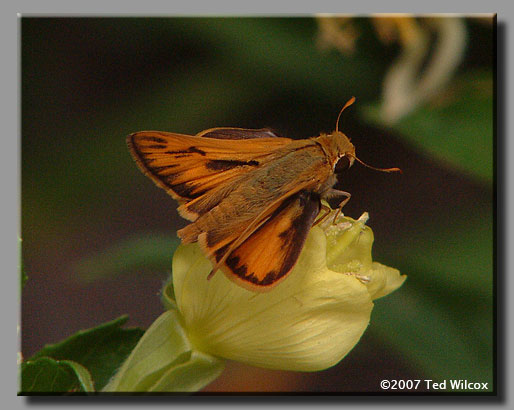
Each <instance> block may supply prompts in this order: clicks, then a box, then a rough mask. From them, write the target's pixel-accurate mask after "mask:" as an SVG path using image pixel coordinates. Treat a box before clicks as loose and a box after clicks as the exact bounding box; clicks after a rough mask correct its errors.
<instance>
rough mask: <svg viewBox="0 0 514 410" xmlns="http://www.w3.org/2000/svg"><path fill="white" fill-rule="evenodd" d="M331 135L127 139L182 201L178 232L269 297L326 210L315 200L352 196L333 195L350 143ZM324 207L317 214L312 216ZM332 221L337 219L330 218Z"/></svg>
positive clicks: (232, 132)
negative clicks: (183, 222) (181, 223)
mask: <svg viewBox="0 0 514 410" xmlns="http://www.w3.org/2000/svg"><path fill="white" fill-rule="evenodd" d="M354 101H355V98H354V97H353V98H351V99H350V100H349V101H348V102H347V103H346V104H345V105H344V107H343V109H342V110H341V112H340V113H339V116H338V118H337V121H336V130H335V131H334V132H332V133H331V134H321V135H319V136H318V137H313V138H309V139H303V140H294V139H290V138H284V137H279V136H278V135H276V134H275V133H274V132H273V131H271V130H269V129H266V128H262V129H245V128H230V127H224V128H210V129H208V130H205V131H202V132H200V133H198V134H196V135H194V136H193V135H184V134H177V133H170V132H161V131H141V132H136V133H133V134H131V135H129V136H128V137H127V144H128V147H129V150H130V152H131V153H132V156H133V157H134V159H135V161H136V163H137V165H138V166H139V168H140V169H141V170H142V171H143V173H144V174H145V175H147V176H148V177H149V178H150V179H151V180H152V181H153V182H154V183H155V184H156V185H157V186H159V187H161V188H163V189H165V190H166V192H168V194H170V195H171V196H172V197H173V198H174V199H176V200H177V201H178V203H179V207H178V212H179V214H180V215H181V216H182V217H183V218H185V219H187V220H189V221H191V223H190V224H189V225H187V226H186V227H185V228H183V229H180V230H179V231H178V232H177V233H178V236H179V237H180V238H181V240H182V242H183V243H193V242H198V244H199V245H200V247H201V248H202V250H203V251H204V253H205V254H206V255H207V256H208V257H209V259H210V260H211V262H212V264H213V270H212V271H211V273H210V274H209V276H208V279H209V278H210V277H212V275H213V274H214V273H215V272H216V271H218V270H219V269H221V270H222V271H223V272H224V273H225V274H226V276H227V277H228V278H229V279H230V280H232V281H234V282H236V283H237V284H238V285H240V286H243V287H244V288H246V289H249V290H252V291H258V292H259V291H260V292H263V291H267V290H270V289H272V288H273V287H274V286H276V285H277V284H278V283H280V282H281V281H282V280H283V279H284V278H286V277H287V275H288V274H289V273H290V272H291V270H292V269H293V267H294V265H295V263H296V262H297V260H298V257H299V255H300V252H301V250H302V248H303V245H304V243H305V240H306V238H307V234H308V233H309V230H310V229H311V227H312V226H313V225H314V224H315V223H318V222H319V221H321V220H322V219H323V218H324V217H326V216H327V215H328V213H329V212H330V211H331V210H330V208H328V207H327V206H325V205H323V204H322V203H321V200H322V199H330V198H339V199H342V201H341V202H340V203H339V207H338V210H339V211H340V209H341V208H342V207H343V206H344V205H345V204H346V203H347V202H348V200H349V199H350V196H351V195H350V194H349V193H348V192H345V191H340V190H336V189H334V188H333V186H334V184H335V183H336V182H337V177H338V176H339V175H341V173H343V172H344V171H345V170H347V169H348V168H349V167H350V166H352V164H353V163H354V161H355V160H357V161H358V162H360V163H362V164H363V165H365V166H368V167H370V168H373V169H376V170H380V171H385V172H393V171H399V169H398V168H388V169H380V168H374V167H371V166H369V165H367V164H365V163H364V162H362V161H361V160H360V159H358V158H357V157H356V156H355V147H354V145H353V144H352V143H351V142H350V139H349V138H348V137H347V136H346V135H345V134H343V133H342V132H340V131H339V130H338V123H339V118H340V116H341V113H342V112H343V111H344V110H345V109H346V108H347V107H348V106H350V105H351V104H353V102H354ZM322 210H323V212H324V215H323V216H321V217H320V218H319V219H318V220H317V221H316V218H317V217H318V215H319V214H320V212H321V211H322ZM334 220H335V218H334Z"/></svg>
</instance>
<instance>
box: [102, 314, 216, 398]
mask: <svg viewBox="0 0 514 410" xmlns="http://www.w3.org/2000/svg"><path fill="white" fill-rule="evenodd" d="M223 367H224V361H223V360H221V359H218V358H215V357H213V356H210V355H207V354H204V353H201V352H198V351H196V350H195V348H194V346H193V345H192V344H191V342H190V340H189V339H188V336H187V334H186V332H185V330H184V328H183V325H182V323H181V320H180V316H179V314H178V312H177V311H176V310H168V311H166V312H165V313H163V314H162V315H161V316H160V317H159V318H157V320H156V321H155V322H154V323H153V324H152V325H151V326H150V327H149V329H148V330H147V331H146V333H145V334H144V335H143V337H142V338H141V340H140V341H139V343H138V344H137V346H136V347H135V348H134V350H133V351H132V353H131V354H130V356H129V357H128V358H127V360H126V361H125V363H123V365H122V366H121V368H120V370H119V371H118V373H117V374H116V375H115V376H114V378H112V379H111V381H110V382H109V384H108V385H107V386H106V387H105V388H104V389H103V391H105V392H194V391H198V390H200V389H201V388H202V387H204V386H206V385H207V384H209V383H210V382H212V381H213V380H214V379H216V378H217V377H218V376H219V375H220V374H221V372H222V371H223Z"/></svg>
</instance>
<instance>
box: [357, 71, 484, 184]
mask: <svg viewBox="0 0 514 410" xmlns="http://www.w3.org/2000/svg"><path fill="white" fill-rule="evenodd" d="M493 98H494V95H493V78H492V72H491V71H473V72H470V73H466V74H465V75H462V76H461V77H459V78H457V79H456V80H454V83H453V84H452V86H451V87H450V88H449V89H448V90H447V91H446V94H445V95H444V96H442V97H440V98H439V99H438V100H435V101H433V103H432V104H430V105H424V106H421V107H419V108H417V109H416V110H415V111H414V112H413V113H411V114H409V115H407V116H406V117H404V118H402V119H401V120H400V121H399V122H398V123H396V124H394V125H392V129H394V130H396V131H398V132H399V134H400V136H402V137H403V138H405V139H406V140H407V141H409V142H410V143H412V144H414V146H416V147H418V148H420V149H422V150H424V151H426V152H427V153H428V154H430V155H433V156H434V157H435V158H437V159H439V160H440V161H443V162H446V163H449V164H450V165H452V166H454V167H456V168H457V169H459V170H461V171H462V172H465V173H466V174H468V175H471V176H474V177H475V178H477V179H478V180H480V181H483V182H486V183H491V182H492V178H493V124H494V120H493ZM363 114H364V117H365V118H366V119H368V120H369V121H371V122H374V123H376V124H379V125H380V126H385V124H384V123H383V121H382V119H381V118H380V115H379V107H378V104H377V105H373V106H370V107H365V108H364V111H363Z"/></svg>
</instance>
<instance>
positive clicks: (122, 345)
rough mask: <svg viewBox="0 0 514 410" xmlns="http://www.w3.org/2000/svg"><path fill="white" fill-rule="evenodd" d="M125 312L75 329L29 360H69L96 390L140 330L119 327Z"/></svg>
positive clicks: (121, 360) (124, 355) (121, 361)
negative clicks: (83, 371) (86, 373)
mask: <svg viewBox="0 0 514 410" xmlns="http://www.w3.org/2000/svg"><path fill="white" fill-rule="evenodd" d="M127 320H128V318H127V317H126V316H123V317H120V318H118V319H115V320H113V321H111V322H108V323H105V324H102V325H100V326H97V327H94V328H92V329H88V330H83V331H80V332H77V333H75V334H74V335H72V336H70V337H69V338H67V339H65V340H64V341H62V342H60V343H56V344H54V345H48V346H45V347H44V348H43V349H42V350H40V351H39V352H38V353H36V354H35V355H34V356H32V357H31V358H30V359H29V360H31V361H34V360H37V359H39V358H42V357H45V356H46V357H50V358H53V359H55V360H61V361H62V360H71V361H74V362H76V363H79V364H80V365H82V366H84V367H85V368H86V369H88V371H89V372H90V374H91V376H92V379H93V380H94V384H95V387H96V389H97V390H100V389H102V388H103V386H105V384H106V383H107V382H108V381H109V379H110V378H111V377H112V375H113V374H114V372H115V371H116V370H117V369H118V368H119V367H120V365H121V364H122V363H123V361H124V360H125V358H126V357H127V356H128V355H129V353H130V352H131V351H132V349H133V348H134V346H135V345H136V344H137V342H138V340H139V338H140V337H141V336H142V334H143V333H144V332H143V331H142V330H141V329H136V328H132V329H122V328H121V326H122V325H123V324H124V323H125V322H126V321H127Z"/></svg>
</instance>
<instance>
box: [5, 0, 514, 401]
mask: <svg viewBox="0 0 514 410" xmlns="http://www.w3.org/2000/svg"><path fill="white" fill-rule="evenodd" d="M203 3H204V2H192V1H189V2H182V3H181V4H180V5H176V4H173V3H171V2H167V1H163V0H159V1H154V2H152V1H145V2H137V3H136V2H134V3H131V4H127V3H122V2H119V1H106V0H102V1H98V0H93V1H89V2H88V3H87V4H85V3H83V2H80V3H74V4H71V3H69V2H66V1H64V0H58V1H56V0H53V1H46V2H35V1H21V2H18V3H16V4H9V5H8V6H7V7H2V13H1V14H2V25H1V27H2V36H1V40H0V41H1V42H2V51H3V59H4V64H2V67H3V73H2V74H3V75H2V76H1V81H2V97H3V100H4V104H3V107H2V108H3V109H2V113H3V115H2V117H3V119H4V120H6V119H8V121H4V123H7V130H5V132H4V137H3V138H4V141H5V142H6V144H7V149H4V150H3V151H2V152H3V158H2V161H1V166H2V172H1V173H0V175H1V177H0V178H1V179H0V183H1V186H2V188H4V187H7V191H6V192H5V193H4V198H5V201H3V206H2V210H3V211H4V212H2V213H1V214H2V225H1V226H2V243H1V244H2V246H1V250H2V257H4V256H6V255H7V258H6V259H7V261H8V263H7V268H6V269H5V270H4V276H3V278H4V280H5V279H7V280H8V281H9V282H8V285H7V286H3V287H2V291H3V292H4V294H3V295H2V299H1V300H2V307H3V309H0V311H1V314H2V319H3V320H2V323H3V324H4V326H6V328H7V329H13V328H14V326H15V325H17V323H14V321H15V320H16V322H18V319H19V316H18V315H16V319H15V318H14V317H13V316H15V315H13V314H12V311H13V308H12V306H14V305H16V306H18V305H19V303H18V292H17V291H14V289H18V284H19V280H18V277H17V276H16V275H13V274H12V272H16V271H17V269H18V268H17V266H18V245H17V237H18V233H19V205H20V200H19V198H20V192H19V178H20V172H19V165H20V164H19V158H20V156H19V155H20V152H19V139H18V138H19V137H18V138H13V135H16V136H19V135H20V132H19V73H18V61H19V60H18V57H19V56H18V41H19V31H18V23H19V21H18V18H17V16H16V13H17V12H22V14H23V15H63V16H65V15H111V16H119V15H178V14H181V15H206V14H209V15H240V14H252V15H255V14H258V15H271V14H281V15H309V14H313V13H315V12H328V11H335V12H344V13H352V14H369V13H371V12H372V11H383V10H388V11H389V12H392V11H397V12H398V11H402V12H407V11H408V12H412V13H427V12H430V11H432V12H433V11H434V9H435V10H436V11H437V12H439V13H441V12H456V11H457V10H456V9H457V7H456V6H455V5H454V4H452V3H450V2H436V3H435V4H434V2H433V1H431V2H430V3H429V6H431V7H430V8H431V9H432V10H429V9H427V2H419V3H418V4H413V2H412V1H408V0H404V1H398V0H392V1H388V2H387V3H384V5H385V7H384V5H378V4H377V3H376V2H375V1H372V2H363V1H359V2H347V3H343V1H333V0H331V1H319V0H318V1H316V2H312V1H310V2H307V1H304V2H301V3H299V2H290V1H283V2H282V3H279V2H277V1H276V0H275V1H273V2H270V3H268V2H256V3H250V4H242V3H241V2H240V1H222V2H221V1H217V2H214V3H207V2H205V4H203ZM506 3H507V2H500V1H492V2H491V1H489V2H487V3H484V2H483V1H480V2H479V1H469V2H466V3H465V5H464V8H465V13H466V14H469V13H477V12H489V11H491V12H497V13H498V22H499V23H500V24H502V25H503V32H504V33H503V34H504V38H503V40H502V41H503V44H502V45H500V44H499V46H502V48H503V50H502V48H499V49H498V52H499V53H501V52H502V51H503V52H505V53H507V55H506V56H505V57H504V58H503V67H499V69H500V70H503V73H504V75H503V78H502V77H501V76H500V78H499V80H500V81H501V83H500V84H499V88H501V89H502V90H503V91H501V92H500V95H499V97H500V98H499V105H500V104H502V107H498V108H499V113H503V116H504V118H503V121H504V122H503V124H502V125H501V127H500V128H502V129H499V130H498V131H500V132H502V133H503V136H504V138H505V139H504V142H503V143H502V144H501V145H500V144H499V145H498V148H499V156H498V171H499V175H498V180H497V181H498V185H499V190H498V194H499V195H498V201H499V202H498V206H499V209H503V214H502V213H500V214H499V215H498V220H497V223H498V227H499V229H498V232H499V234H500V235H499V237H498V250H500V251H501V250H504V251H505V259H504V262H503V263H501V262H500V263H499V265H498V268H499V270H500V269H502V268H503V269H504V271H505V273H506V277H505V279H504V282H502V284H504V285H506V286H505V290H503V291H500V292H499V293H498V297H499V298H501V297H502V296H505V301H504V303H501V304H500V306H499V307H500V308H504V309H505V310H506V312H505V314H504V319H503V324H505V325H506V326H508V324H509V320H508V319H509V318H510V317H512V316H509V315H508V313H512V302H511V301H510V299H511V298H510V295H512V294H514V285H513V284H514V281H513V280H512V279H511V278H510V277H509V273H510V272H513V271H514V269H510V268H512V267H514V266H513V264H512V256H511V252H509V251H510V249H511V243H510V241H507V246H506V247H505V245H504V243H505V240H508V239H510V235H509V234H511V233H512V231H513V228H514V222H513V220H512V218H510V217H509V215H507V210H510V209H512V208H514V200H513V198H512V195H513V192H514V189H513V188H514V186H513V185H514V183H513V182H512V181H513V179H512V178H508V177H511V176H512V173H513V167H514V165H512V164H511V162H510V161H509V159H510V158H513V157H514V144H513V143H512V142H511V141H510V140H509V139H508V136H509V135H510V133H509V130H510V127H509V117H510V115H511V114H512V113H511V110H510V106H509V105H508V102H509V101H510V98H509V97H510V96H511V95H512V91H513V90H512V83H511V82H510V81H509V79H508V78H507V73H509V72H510V71H511V70H512V68H511V67H512V53H510V54H509V53H508V51H509V49H510V47H509V46H510V45H511V44H512V41H511V40H512V39H511V37H512V32H511V31H510V30H509V23H510V22H511V19H512V10H511V8H510V7H506V6H507V4H506ZM377 6H378V7H377ZM461 7H462V5H461ZM502 96H503V98H501V97H502ZM14 101H16V102H17V104H16V105H15V104H14ZM499 137H500V136H499ZM4 148H5V146H4ZM13 170H15V171H14V172H13ZM502 171H505V175H506V178H505V179H506V181H507V186H505V184H503V182H504V178H502V176H503V175H501V173H502ZM13 177H14V178H13ZM503 201H505V203H503ZM6 208H7V209H6ZM502 216H505V220H504V219H503V218H502ZM505 228H506V229H505ZM502 233H505V235H502ZM2 260H5V259H4V258H2ZM499 273H501V272H499ZM5 293H7V295H5ZM13 299H14V300H13ZM510 323H512V322H510ZM7 334H8V335H9V336H8V337H7V338H3V340H4V341H7V342H5V343H4V346H2V347H3V349H2V351H3V354H4V355H6V356H8V357H7V358H6V360H2V362H1V363H9V365H7V366H2V373H3V381H4V383H2V386H5V387H4V388H5V393H6V394H5V395H4V400H7V401H8V403H6V404H8V405H10V406H9V408H22V407H25V406H26V405H31V404H34V405H39V406H46V405H48V406H52V407H53V406H55V405H59V404H60V403H62V405H65V406H68V405H72V404H74V403H77V404H78V403H80V404H81V405H82V406H91V407H92V406H95V408H98V406H100V407H103V406H104V405H105V406H106V407H107V405H109V404H121V405H123V406H126V405H129V404H130V405H131V407H134V406H138V407H139V406H141V407H143V406H145V405H148V404H150V403H151V404H162V405H163V406H169V405H180V406H182V405H184V406H185V405H187V404H188V403H190V402H191V403H194V405H195V406H197V405H203V404H205V405H206V406H207V405H208V406H211V405H212V404H215V403H219V404H224V405H226V404H229V403H231V402H233V403H234V404H237V405H238V406H240V405H242V404H245V403H259V402H261V403H262V404H266V406H269V405H272V404H273V403H274V404H276V405H281V404H283V405H285V404H286V403H287V404H292V405H294V406H298V405H300V404H304V405H307V406H309V407H310V406H315V405H316V404H317V403H322V402H323V403H325V402H327V403H330V404H336V403H337V404H342V405H344V404H357V403H359V402H361V401H362V402H365V403H366V406H372V405H374V404H377V405H381V406H383V405H387V406H388V405H390V404H392V405H398V404H400V403H402V402H406V404H408V405H413V404H415V403H418V402H420V400H419V399H418V398H412V399H409V398H408V397H403V398H405V399H406V400H402V399H401V398H394V397H384V398H381V397H375V398H376V399H377V400H371V401H368V400H362V399H359V398H358V397H348V398H347V399H348V400H346V399H345V398H342V399H336V400H333V399H330V400H327V398H322V397H319V398H317V397H310V398H301V399H300V400H297V399H295V398H291V399H294V400H288V398H287V397H277V398H276V399H271V400H270V399H266V398H263V400H262V401H261V400H255V399H253V398H251V399H250V398H248V399H247V400H246V399H244V398H236V397H233V398H232V399H233V400H231V399H230V398H229V399H227V398H224V399H223V400H222V402H221V401H220V400H219V399H217V398H215V397H210V398H208V397H203V398H196V399H192V400H187V399H185V400H184V399H181V398H178V397H177V398H175V399H176V400H174V399H173V398H171V399H169V400H152V398H149V399H144V398H130V399H129V400H127V398H124V399H119V398H114V397H113V398H109V397H108V398H105V399H103V400H97V399H99V398H92V399H91V401H90V402H89V401H87V400H88V399H86V400H79V399H81V398H68V399H63V400H59V399H52V400H30V399H29V400H28V399H27V398H20V397H16V396H15V392H16V391H17V379H16V377H14V375H15V374H16V372H17V370H16V367H15V365H14V363H15V360H13V359H14V358H13V356H14V348H13V346H12V345H11V343H12V342H11V341H14V340H16V339H15V338H14V337H13V333H12V330H11V331H10V332H9V331H8V332H7ZM503 335H504V340H503V341H500V340H499V342H502V345H503V349H504V350H503V353H504V354H505V357H504V358H502V357H499V360H500V361H503V362H504V363H505V372H504V376H505V377H506V380H504V382H503V383H501V385H502V386H503V388H504V389H505V391H504V396H503V400H501V401H500V402H499V403H498V402H497V403H496V404H500V405H508V404H509V403H512V394H509V392H508V391H509V390H510V389H509V387H514V384H513V383H512V381H511V379H510V378H509V377H508V376H509V375H510V371H511V370H512V369H513V367H514V366H513V364H514V363H513V362H514V359H513V358H512V355H510V354H509V352H508V351H507V347H508V346H511V345H512V344H513V342H514V338H513V337H512V326H511V327H510V328H507V330H506V331H504V334H503ZM14 343H17V342H14ZM14 343H13V344H14ZM15 348H16V350H18V349H17V346H16V347H15ZM499 377H500V378H501V377H502V374H500V375H499ZM13 397H14V399H13ZM75 399H77V400H75ZM140 399H141V400H140ZM154 399H160V398H154ZM162 399H164V398H162ZM283 399H284V400H283ZM434 399H438V398H437V397H434ZM443 399H444V398H443ZM421 400H422V401H423V402H424V404H428V406H429V407H432V406H433V407H435V406H437V408H440V406H441V405H444V404H445V403H447V404H448V405H451V402H456V401H454V400H452V401H450V400H448V401H444V400H443V401H441V400H434V401H433V402H432V400H431V398H426V399H421ZM473 402H475V403H476V404H478V405H480V406H488V404H489V403H490V402H488V401H484V400H480V398H479V397H477V398H476V399H474V400H472V401H467V402H466V403H462V404H464V405H470V404H472V403H473ZM89 403H91V404H89ZM491 404H492V403H491Z"/></svg>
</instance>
